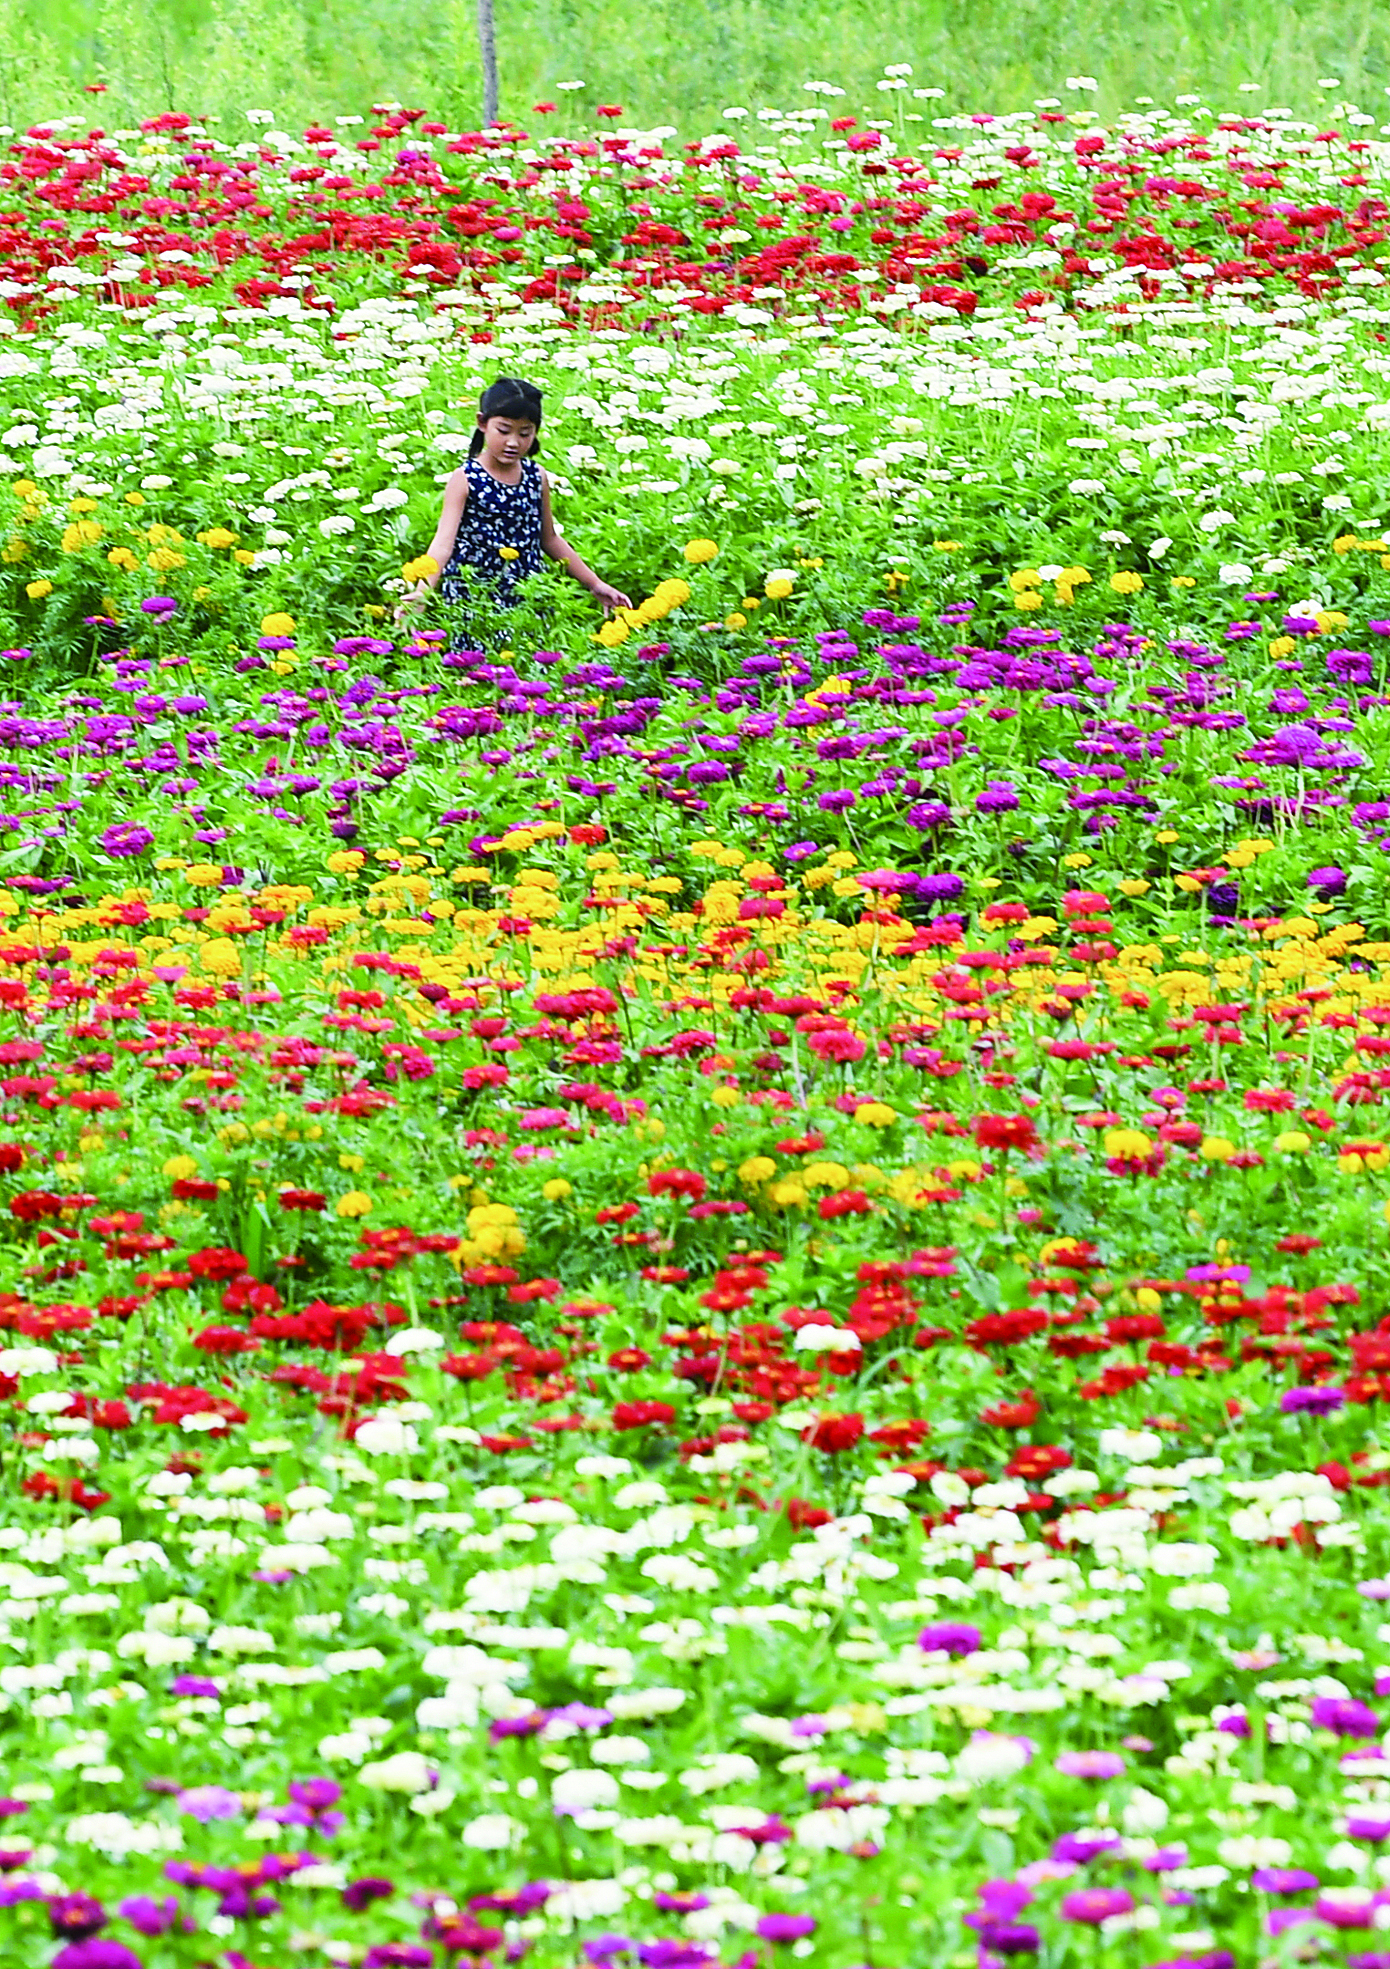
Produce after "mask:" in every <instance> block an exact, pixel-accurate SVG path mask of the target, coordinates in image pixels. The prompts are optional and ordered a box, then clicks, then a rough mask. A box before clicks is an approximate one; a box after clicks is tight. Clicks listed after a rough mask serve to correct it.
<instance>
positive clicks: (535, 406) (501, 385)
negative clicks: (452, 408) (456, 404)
mask: <svg viewBox="0 0 1390 1969" xmlns="http://www.w3.org/2000/svg"><path fill="white" fill-rule="evenodd" d="M478 417H479V420H480V421H479V423H478V425H477V426H476V427H475V429H474V432H473V437H472V440H471V442H470V443H469V446H468V455H469V457H470V458H476V457H477V455H478V453H479V452H480V451H481V450H482V448H483V432H482V426H483V425H484V424H485V423H486V422H487V420H488V418H489V417H514V418H516V419H517V421H518V422H520V421H521V420H522V419H524V420H525V421H526V422H527V423H528V424H535V425H536V426H537V428H539V426H540V421H541V393H540V391H539V390H538V389H537V388H536V386H535V384H534V383H523V382H522V381H521V380H520V379H519V378H518V377H515V376H499V377H498V378H497V381H496V382H495V383H489V384H488V386H487V388H486V389H485V390H484V391H483V393H482V395H481V396H480V397H479V398H478ZM540 448H541V447H540V440H539V439H537V440H536V441H535V442H534V443H533V444H532V446H531V449H530V451H529V452H528V453H527V454H526V455H527V457H528V458H534V457H535V455H536V453H537V452H538V451H539V450H540Z"/></svg>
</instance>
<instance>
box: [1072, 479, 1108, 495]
mask: <svg viewBox="0 0 1390 1969" xmlns="http://www.w3.org/2000/svg"><path fill="white" fill-rule="evenodd" d="M1108 489H1109V488H1108V487H1107V486H1106V483H1105V480H1104V479H1070V480H1068V482H1067V491H1068V492H1071V493H1074V494H1075V495H1076V497H1077V498H1078V499H1096V498H1098V497H1099V496H1100V494H1101V493H1102V492H1105V491H1108Z"/></svg>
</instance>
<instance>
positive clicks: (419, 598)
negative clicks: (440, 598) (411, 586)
mask: <svg viewBox="0 0 1390 1969" xmlns="http://www.w3.org/2000/svg"><path fill="white" fill-rule="evenodd" d="M429 596H430V590H429V589H428V588H417V589H415V590H414V592H413V593H412V594H409V595H406V596H404V597H402V599H401V601H400V602H399V603H398V604H397V606H396V611H395V615H394V618H393V619H394V621H395V622H396V623H397V624H398V625H399V626H401V627H403V626H404V625H405V624H406V623H407V622H408V621H409V620H410V618H411V616H412V615H413V614H414V612H415V610H416V609H417V608H420V607H421V606H422V605H423V603H425V602H426V601H428V600H429Z"/></svg>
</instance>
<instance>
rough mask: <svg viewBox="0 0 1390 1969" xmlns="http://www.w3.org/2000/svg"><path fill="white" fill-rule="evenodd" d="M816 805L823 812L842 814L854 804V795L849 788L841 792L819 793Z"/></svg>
mask: <svg viewBox="0 0 1390 1969" xmlns="http://www.w3.org/2000/svg"><path fill="white" fill-rule="evenodd" d="M816 805H817V806H818V807H819V808H820V810H821V812H822V813H823V814H842V813H844V812H845V811H846V809H847V808H849V807H852V806H853V805H854V795H853V794H852V793H851V792H850V791H849V790H848V788H846V789H845V790H844V791H842V792H839V793H818V794H817V795H816Z"/></svg>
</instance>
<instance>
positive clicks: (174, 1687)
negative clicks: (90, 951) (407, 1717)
mask: <svg viewBox="0 0 1390 1969" xmlns="http://www.w3.org/2000/svg"><path fill="white" fill-rule="evenodd" d="M178 976H179V977H183V976H184V973H183V972H182V971H180V972H179V973H178ZM169 1690H170V1693H171V1694H172V1695H176V1696H208V1697H211V1698H212V1700H213V1701H214V1702H219V1701H220V1700H221V1698H222V1690H221V1688H220V1687H219V1685H218V1684H217V1683H216V1682H214V1681H213V1679H212V1677H211V1676H210V1675H176V1676H175V1677H174V1679H173V1681H172V1682H171V1683H170V1684H169Z"/></svg>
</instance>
